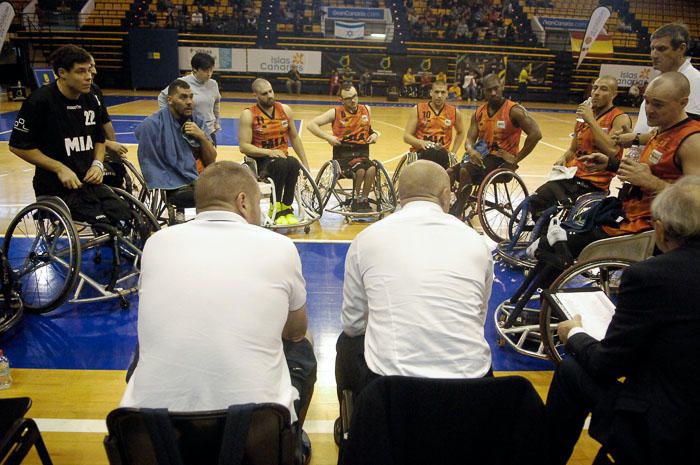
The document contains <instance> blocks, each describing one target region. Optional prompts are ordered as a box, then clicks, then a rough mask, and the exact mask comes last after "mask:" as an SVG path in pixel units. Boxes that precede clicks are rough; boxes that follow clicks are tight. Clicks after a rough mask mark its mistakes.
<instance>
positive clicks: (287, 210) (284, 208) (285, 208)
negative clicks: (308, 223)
mask: <svg viewBox="0 0 700 465" xmlns="http://www.w3.org/2000/svg"><path fill="white" fill-rule="evenodd" d="M279 211H280V212H281V213H282V214H283V215H285V216H287V215H289V214H294V207H292V206H291V205H287V204H286V203H280V207H279Z"/></svg>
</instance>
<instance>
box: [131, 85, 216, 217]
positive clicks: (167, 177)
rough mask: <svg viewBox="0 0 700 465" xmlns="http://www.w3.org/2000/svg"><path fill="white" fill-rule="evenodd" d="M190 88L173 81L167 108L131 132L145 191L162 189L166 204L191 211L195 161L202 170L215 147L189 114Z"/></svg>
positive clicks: (180, 212)
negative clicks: (135, 139)
mask: <svg viewBox="0 0 700 465" xmlns="http://www.w3.org/2000/svg"><path fill="white" fill-rule="evenodd" d="M193 106H194V101H193V93H192V89H191V88H190V85H189V84H187V83H186V82H185V81H183V80H181V79H176V80H174V81H173V82H171V83H170V85H169V86H168V106H167V107H166V108H162V109H161V110H159V111H158V112H156V113H154V114H153V115H151V116H149V117H148V118H146V119H145V120H144V121H143V122H142V123H141V124H140V125H139V126H138V127H137V128H136V130H135V131H134V133H135V134H136V138H137V139H138V141H139V147H138V152H137V154H138V158H139V164H140V166H141V172H142V173H143V177H144V179H145V180H146V185H147V186H148V188H149V189H165V190H166V191H167V201H168V202H169V203H171V204H173V205H175V207H176V208H177V211H178V220H182V219H184V214H183V212H184V209H185V208H193V207H194V206H195V205H194V181H195V180H196V179H197V177H198V176H199V172H198V171H197V163H196V160H197V159H201V161H202V164H203V165H204V166H205V167H206V166H208V165H210V164H211V163H213V162H214V161H215V160H216V147H215V146H214V144H213V143H212V141H211V139H210V138H209V137H208V136H207V135H206V133H205V129H204V128H205V125H204V122H203V121H202V120H201V119H200V118H199V117H197V116H196V115H193Z"/></svg>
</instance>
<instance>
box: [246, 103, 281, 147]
mask: <svg viewBox="0 0 700 465" xmlns="http://www.w3.org/2000/svg"><path fill="white" fill-rule="evenodd" d="M248 109H249V110H250V112H251V113H252V114H253V145H254V146H256V147H260V148H263V149H270V150H275V149H278V150H281V151H283V152H284V153H287V150H288V149H289V125H290V124H291V123H290V121H289V118H288V117H287V113H285V111H284V108H283V107H282V104H281V103H279V102H275V105H274V107H272V114H271V115H268V114H267V113H265V112H264V111H263V109H262V108H260V107H259V106H258V105H253V106H252V107H250V108H248Z"/></svg>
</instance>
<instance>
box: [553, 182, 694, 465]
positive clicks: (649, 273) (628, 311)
mask: <svg viewBox="0 0 700 465" xmlns="http://www.w3.org/2000/svg"><path fill="white" fill-rule="evenodd" d="M651 208H652V216H653V220H654V228H655V230H656V243H657V246H658V247H659V249H660V250H661V251H662V252H664V253H663V254H661V255H658V256H656V257H653V258H650V259H649V260H645V261H643V262H639V263H635V264H633V265H632V266H630V267H629V268H627V269H626V270H625V272H624V274H623V275H622V282H621V285H620V292H619V298H618V303H617V307H616V309H615V314H614V315H613V317H612V321H611V322H610V325H609V327H608V328H607V331H606V332H605V336H604V337H603V339H602V340H600V341H599V340H597V339H595V338H594V337H592V336H591V335H589V334H588V333H587V331H586V330H585V329H583V328H582V324H581V317H580V316H578V315H577V316H575V317H574V318H573V319H571V320H567V321H564V322H562V323H560V324H559V326H558V328H557V332H558V334H559V338H560V339H561V341H562V342H563V343H564V344H565V345H566V349H567V352H568V353H569V354H570V357H568V358H566V359H565V360H564V361H563V362H562V363H561V364H560V365H559V367H558V369H557V371H556V372H555V374H554V379H553V380H552V384H551V385H550V388H549V393H548V395H547V419H548V425H549V429H550V431H549V443H550V444H551V446H552V447H551V457H550V460H549V463H552V464H565V463H566V462H567V460H568V458H569V456H570V455H571V452H572V450H573V447H574V445H575V444H576V441H577V440H578V437H579V435H580V433H581V429H582V427H583V423H584V420H585V419H586V417H587V416H588V414H589V413H591V412H592V413H593V416H592V419H591V424H590V435H591V436H592V437H593V438H595V439H597V440H598V441H599V442H601V443H602V444H603V448H604V451H605V452H606V453H607V454H608V455H610V456H612V458H613V459H614V461H615V463H617V464H635V465H642V464H680V463H690V462H692V460H693V459H691V457H696V458H697V457H698V455H699V454H700V423H698V417H699V415H700V397H698V395H697V388H698V386H700V365H699V364H698V358H699V356H700V337H698V334H699V333H700V309H699V308H698V302H700V286H698V278H697V277H698V276H699V275H700V176H686V177H683V178H681V179H680V180H679V181H677V182H676V183H675V184H672V185H670V186H669V187H667V188H666V189H664V190H663V191H662V192H660V193H659V194H658V196H657V197H656V198H655V199H654V202H653V204H652V207H651ZM584 319H585V316H584ZM623 377H624V381H622V382H621V381H619V379H620V378H623Z"/></svg>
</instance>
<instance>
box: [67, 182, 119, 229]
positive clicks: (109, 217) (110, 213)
mask: <svg viewBox="0 0 700 465" xmlns="http://www.w3.org/2000/svg"><path fill="white" fill-rule="evenodd" d="M62 198H63V201H64V202H66V205H67V206H68V209H69V210H70V214H71V216H72V217H73V219H74V220H76V221H84V222H86V223H90V224H97V223H107V224H111V225H113V226H117V225H119V224H120V223H121V222H126V221H129V220H130V219H131V209H130V207H129V204H128V203H127V202H126V201H125V200H122V199H121V198H120V197H119V196H118V195H117V194H115V193H114V191H112V189H110V188H109V187H108V186H106V185H104V184H87V183H86V184H83V186H82V187H81V188H80V189H74V190H71V191H69V192H68V193H67V194H66V195H64V196H63V197H62Z"/></svg>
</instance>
